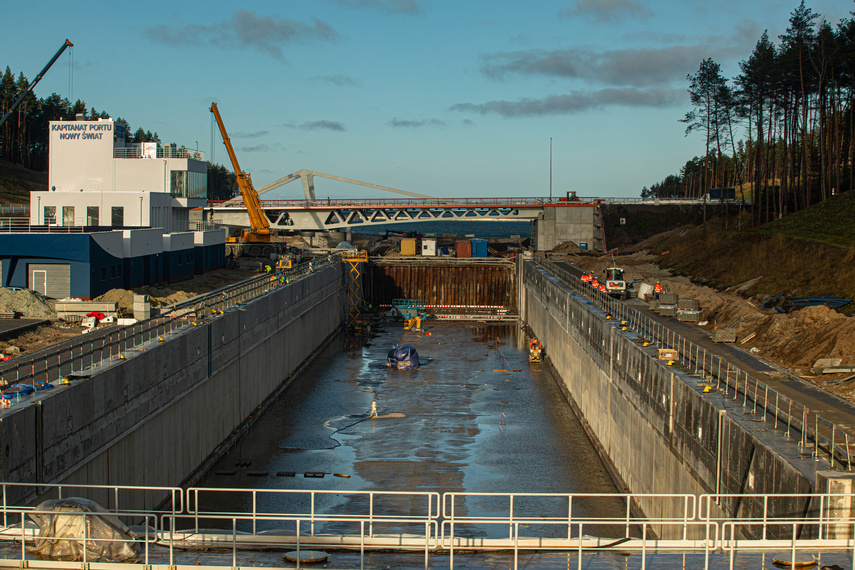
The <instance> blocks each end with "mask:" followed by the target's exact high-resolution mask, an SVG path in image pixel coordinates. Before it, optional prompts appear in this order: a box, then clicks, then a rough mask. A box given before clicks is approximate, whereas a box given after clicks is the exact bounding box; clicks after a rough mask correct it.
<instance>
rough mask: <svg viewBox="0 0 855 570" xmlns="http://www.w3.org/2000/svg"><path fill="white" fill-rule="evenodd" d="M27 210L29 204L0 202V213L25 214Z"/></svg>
mask: <svg viewBox="0 0 855 570" xmlns="http://www.w3.org/2000/svg"><path fill="white" fill-rule="evenodd" d="M29 211H30V205H29V204H0V214H27V213H29Z"/></svg>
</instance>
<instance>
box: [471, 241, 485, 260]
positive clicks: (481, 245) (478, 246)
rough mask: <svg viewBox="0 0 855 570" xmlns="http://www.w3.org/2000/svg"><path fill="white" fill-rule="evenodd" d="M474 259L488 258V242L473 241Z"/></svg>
mask: <svg viewBox="0 0 855 570" xmlns="http://www.w3.org/2000/svg"><path fill="white" fill-rule="evenodd" d="M472 257H487V240H485V239H473V240H472Z"/></svg>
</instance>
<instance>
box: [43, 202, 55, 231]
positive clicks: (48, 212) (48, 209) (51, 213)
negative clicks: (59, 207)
mask: <svg viewBox="0 0 855 570" xmlns="http://www.w3.org/2000/svg"><path fill="white" fill-rule="evenodd" d="M44 223H45V225H46V226H52V225H54V224H55V223H56V206H45V220H44Z"/></svg>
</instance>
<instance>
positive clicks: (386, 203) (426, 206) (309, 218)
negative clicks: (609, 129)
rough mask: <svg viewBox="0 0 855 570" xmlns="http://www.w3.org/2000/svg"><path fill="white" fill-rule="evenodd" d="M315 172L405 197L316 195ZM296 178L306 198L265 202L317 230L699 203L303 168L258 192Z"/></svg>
mask: <svg viewBox="0 0 855 570" xmlns="http://www.w3.org/2000/svg"><path fill="white" fill-rule="evenodd" d="M315 177H322V178H327V179H330V180H335V181H338V182H345V183H348V184H354V185H358V186H364V187H366V188H372V189H375V190H383V191H385V192H391V193H395V194H400V195H402V196H406V197H405V198H379V199H373V198H368V199H359V198H357V199H330V198H327V199H320V200H319V199H317V197H316V196H315V183H314V179H315ZM296 180H300V181H301V182H302V186H303V194H304V199H302V200H262V202H261V204H262V207H263V208H264V211H265V213H266V214H267V217H268V219H269V220H270V227H271V228H272V229H280V230H307V231H311V230H314V231H318V230H342V229H346V228H351V227H354V226H363V227H364V226H377V225H382V224H391V223H405V222H434V221H455V220H461V221H502V222H506V221H531V220H536V219H538V217H539V216H540V215H541V214H542V213H543V211H544V209H545V208H579V207H582V208H591V207H595V206H599V205H600V204H651V205H653V204H665V203H672V202H673V203H680V204H690V203H700V202H699V200H698V199H694V198H692V199H682V200H676V201H671V200H667V201H666V200H656V201H653V200H647V201H645V200H641V199H639V198H575V197H574V198H570V199H568V198H566V197H555V198H553V197H548V198H546V197H544V198H541V197H521V198H513V197H498V198H437V197H433V196H427V195H424V194H417V193H414V192H408V191H406V190H399V189H396V188H390V187H388V186H381V185H379V184H373V183H370V182H362V181H360V180H354V179H352V178H344V177H341V176H334V175H332V174H324V173H322V172H316V171H312V170H305V169H304V170H298V171H297V172H294V173H292V174H289V175H288V176H285V177H283V178H280V179H279V180H276V181H274V182H271V183H270V184H266V185H264V186H262V187H260V188H258V193H259V194H264V193H266V192H270V191H271V190H274V189H276V188H279V187H280V186H283V185H285V184H288V183H289V182H294V181H296ZM204 221H206V222H213V223H217V224H223V225H227V226H237V227H249V216H248V215H247V213H246V208H245V207H244V204H243V201H242V200H241V199H240V198H235V199H232V200H226V201H223V202H209V204H208V206H207V207H205V208H204Z"/></svg>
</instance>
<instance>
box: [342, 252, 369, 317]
mask: <svg viewBox="0 0 855 570" xmlns="http://www.w3.org/2000/svg"><path fill="white" fill-rule="evenodd" d="M342 259H343V260H344V261H345V262H347V263H348V265H350V271H349V272H348V275H349V276H350V281H349V282H348V284H347V290H348V292H349V296H348V299H347V302H348V306H349V308H348V313H347V314H348V317H349V318H348V321H347V326H348V327H353V326H355V325H356V320H357V319H358V318H359V305H361V304H362V289H361V287H360V286H359V276H360V273H359V264H360V263H366V262H367V261H368V252H365V251H355V250H354V251H345V252H343V253H342Z"/></svg>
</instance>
